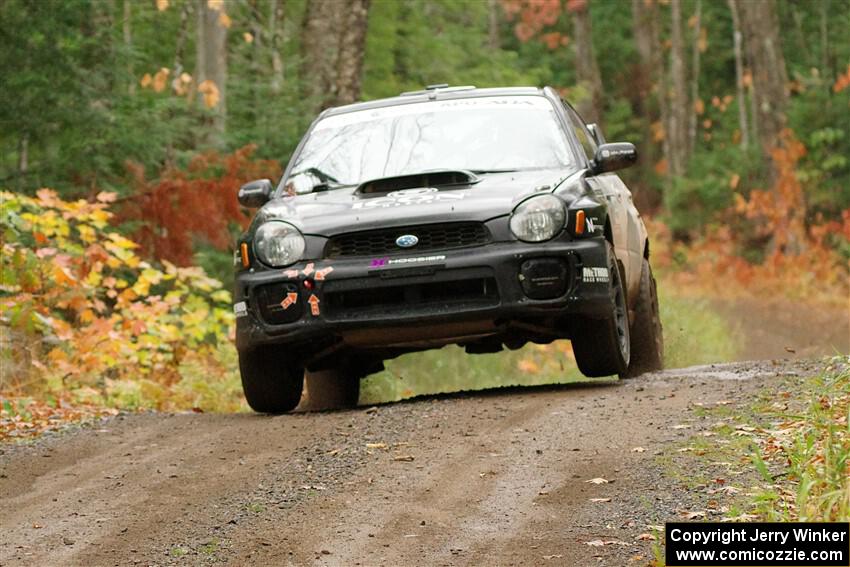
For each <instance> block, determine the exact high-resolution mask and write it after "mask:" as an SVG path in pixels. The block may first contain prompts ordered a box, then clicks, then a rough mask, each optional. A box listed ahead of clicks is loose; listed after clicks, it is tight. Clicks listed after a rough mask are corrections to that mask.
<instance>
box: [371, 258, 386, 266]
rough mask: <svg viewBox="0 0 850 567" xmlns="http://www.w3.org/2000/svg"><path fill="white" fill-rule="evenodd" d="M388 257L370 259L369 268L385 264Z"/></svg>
mask: <svg viewBox="0 0 850 567" xmlns="http://www.w3.org/2000/svg"><path fill="white" fill-rule="evenodd" d="M388 261H389V258H375V259H374V260H372V263H371V264H369V267H370V268H380V267H381V266H386V265H387V262H388Z"/></svg>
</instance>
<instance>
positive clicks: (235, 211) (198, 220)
mask: <svg viewBox="0 0 850 567" xmlns="http://www.w3.org/2000/svg"><path fill="white" fill-rule="evenodd" d="M254 149H255V146H245V147H244V148H242V149H240V150H237V151H236V152H234V153H232V154H229V155H221V154H218V153H215V152H210V153H206V154H202V155H199V156H197V157H196V158H195V159H193V160H192V162H191V163H190V164H189V167H188V171H180V170H177V169H173V168H169V169H166V170H164V171H162V172H161V174H160V177H159V179H158V180H151V181H149V180H147V179H145V177H144V172H143V170H142V169H141V168H140V167H138V166H134V165H132V164H128V171H129V172H130V173H131V175H133V177H134V178H135V191H136V194H135V196H134V197H133V198H132V199H131V200H130V201H128V203H127V204H126V205H125V207H124V208H123V209H122V211H121V215H120V219H119V220H120V221H141V223H140V227H139V228H138V230H137V231H136V232H135V234H134V235H133V239H134V240H135V241H136V242H139V243H140V244H141V246H142V250H141V253H142V255H144V256H147V257H154V258H162V259H165V260H169V261H171V262H173V263H175V264H177V265H180V266H187V265H189V264H191V263H192V254H193V252H194V247H193V244H194V242H195V241H196V240H197V239H199V238H200V239H201V240H203V241H205V242H206V243H208V244H210V245H211V246H213V247H214V248H217V249H219V250H224V249H226V248H228V247H229V246H230V245H231V242H232V235H231V230H230V228H231V225H232V224H236V225H238V226H240V227H242V228H244V227H245V226H247V223H248V221H249V217H248V215H246V214H245V213H244V212H243V211H242V208H241V207H240V205H239V203H238V201H237V199H236V192H237V191H238V190H239V187H240V186H241V185H242V184H243V183H245V182H247V181H251V180H252V179H259V178H264V177H268V178H276V177H277V176H279V175H280V166H279V164H278V163H277V162H275V161H272V160H254V159H252V157H251V156H252V154H253V152H254Z"/></svg>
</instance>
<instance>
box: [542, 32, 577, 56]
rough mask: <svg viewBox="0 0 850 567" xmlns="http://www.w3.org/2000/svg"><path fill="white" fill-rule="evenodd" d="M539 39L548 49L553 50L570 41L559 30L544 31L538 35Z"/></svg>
mask: <svg viewBox="0 0 850 567" xmlns="http://www.w3.org/2000/svg"><path fill="white" fill-rule="evenodd" d="M540 40H541V41H542V42H543V44H544V45H545V46H546V47H547V48H548V49H550V50H553V51H554V50H555V49H557V48H559V47H563V46H566V45H568V44H569V43H570V38H569V37H567V36H566V35H564V34H562V33H560V32H550V33H544V34H543V35H542V36H540Z"/></svg>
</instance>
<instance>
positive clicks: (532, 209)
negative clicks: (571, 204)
mask: <svg viewBox="0 0 850 567" xmlns="http://www.w3.org/2000/svg"><path fill="white" fill-rule="evenodd" d="M566 219H567V212H566V208H565V207H564V202H563V201H561V200H560V199H559V198H558V197H555V196H554V195H541V196H539V197H532V198H531V199H528V200H526V201H523V202H522V203H520V204H519V206H517V208H516V209H514V212H513V214H512V215H511V232H512V233H513V234H514V236H516V237H517V238H519V239H520V240H522V241H525V242H543V241H544V240H549V239H550V238H553V237H554V236H555V235H556V234H558V233H559V232H561V230H563V228H564V223H565V222H566Z"/></svg>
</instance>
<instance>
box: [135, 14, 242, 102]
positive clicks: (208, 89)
mask: <svg viewBox="0 0 850 567" xmlns="http://www.w3.org/2000/svg"><path fill="white" fill-rule="evenodd" d="M219 20H220V22H221V25H225V24H226V26H225V27H230V24H231V22H230V18H229V17H228V16H227V14H225V13H224V12H221V14H220V15H219ZM249 35H250V34H249ZM246 41H247V39H246ZM251 41H253V36H251ZM170 76H171V69H169V68H168V67H162V68H160V69H159V70H158V71H157V72H156V73H154V74H153V75H151V74H150V73H145V74H144V75H143V76H142V78H141V79H140V80H139V85H140V86H141V87H142V88H143V89H151V90H152V91H153V92H155V93H162V92H165V90H166V88H167V87H168V86H169V85H170V86H171V91H172V92H173V93H174V94H175V95H177V96H188V97H191V96H192V95H194V94H195V88H194V79H193V78H192V75H190V74H189V73H185V72H184V73H180V74H179V75H176V76H175V77H174V78H173V79H172V80H171V81H170V82H169V77H170ZM197 92H198V93H200V95H201V100H203V103H204V106H206V107H207V108H215V107H216V106H218V104H219V102H220V101H221V92H220V90H219V88H218V85H216V84H215V82H214V81H211V80H209V79H207V80H205V81H202V82H201V83H200V84H199V85H197Z"/></svg>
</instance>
